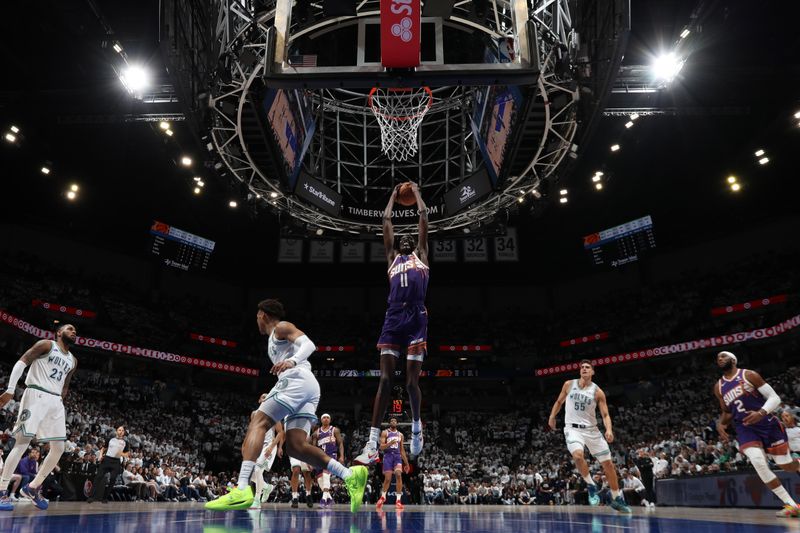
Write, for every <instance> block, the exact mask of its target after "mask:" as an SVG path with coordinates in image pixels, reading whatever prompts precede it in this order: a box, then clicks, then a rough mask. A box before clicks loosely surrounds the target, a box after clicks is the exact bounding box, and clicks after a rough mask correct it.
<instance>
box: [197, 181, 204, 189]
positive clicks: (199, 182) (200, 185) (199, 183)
mask: <svg viewBox="0 0 800 533" xmlns="http://www.w3.org/2000/svg"><path fill="white" fill-rule="evenodd" d="M197 186H198V187H201V188H202V187H205V186H206V182H205V181H203V180H200V181H198V182H197Z"/></svg>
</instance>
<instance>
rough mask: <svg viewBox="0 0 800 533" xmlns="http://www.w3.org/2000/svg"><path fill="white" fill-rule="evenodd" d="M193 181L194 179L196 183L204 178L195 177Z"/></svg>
mask: <svg viewBox="0 0 800 533" xmlns="http://www.w3.org/2000/svg"><path fill="white" fill-rule="evenodd" d="M192 179H193V180H194V181H201V180H202V179H203V178H201V177H200V176H195V177H194V178H192Z"/></svg>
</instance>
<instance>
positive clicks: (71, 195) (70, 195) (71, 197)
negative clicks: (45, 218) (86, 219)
mask: <svg viewBox="0 0 800 533" xmlns="http://www.w3.org/2000/svg"><path fill="white" fill-rule="evenodd" d="M77 197H78V195H77V193H76V192H75V191H67V199H69V200H74V199H75V198H77Z"/></svg>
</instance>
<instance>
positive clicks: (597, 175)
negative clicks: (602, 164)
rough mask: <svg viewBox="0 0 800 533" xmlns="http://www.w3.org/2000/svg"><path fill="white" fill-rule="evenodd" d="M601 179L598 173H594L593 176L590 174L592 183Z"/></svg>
mask: <svg viewBox="0 0 800 533" xmlns="http://www.w3.org/2000/svg"><path fill="white" fill-rule="evenodd" d="M601 179H603V177H602V176H601V175H600V174H595V175H594V176H592V182H593V183H597V182H599V181H600V180H601Z"/></svg>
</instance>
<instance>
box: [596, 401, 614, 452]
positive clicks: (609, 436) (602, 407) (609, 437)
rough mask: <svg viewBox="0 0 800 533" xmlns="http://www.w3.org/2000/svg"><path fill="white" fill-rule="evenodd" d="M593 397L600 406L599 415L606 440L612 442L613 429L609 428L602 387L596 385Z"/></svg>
mask: <svg viewBox="0 0 800 533" xmlns="http://www.w3.org/2000/svg"><path fill="white" fill-rule="evenodd" d="M594 397H595V400H596V401H597V407H599V408H600V416H602V417H603V426H605V428H606V441H607V442H608V443H609V444H610V443H612V442H614V431H613V430H612V429H611V414H610V413H609V412H608V403H606V393H605V392H603V389H601V388H600V387H597V392H595V395H594Z"/></svg>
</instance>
